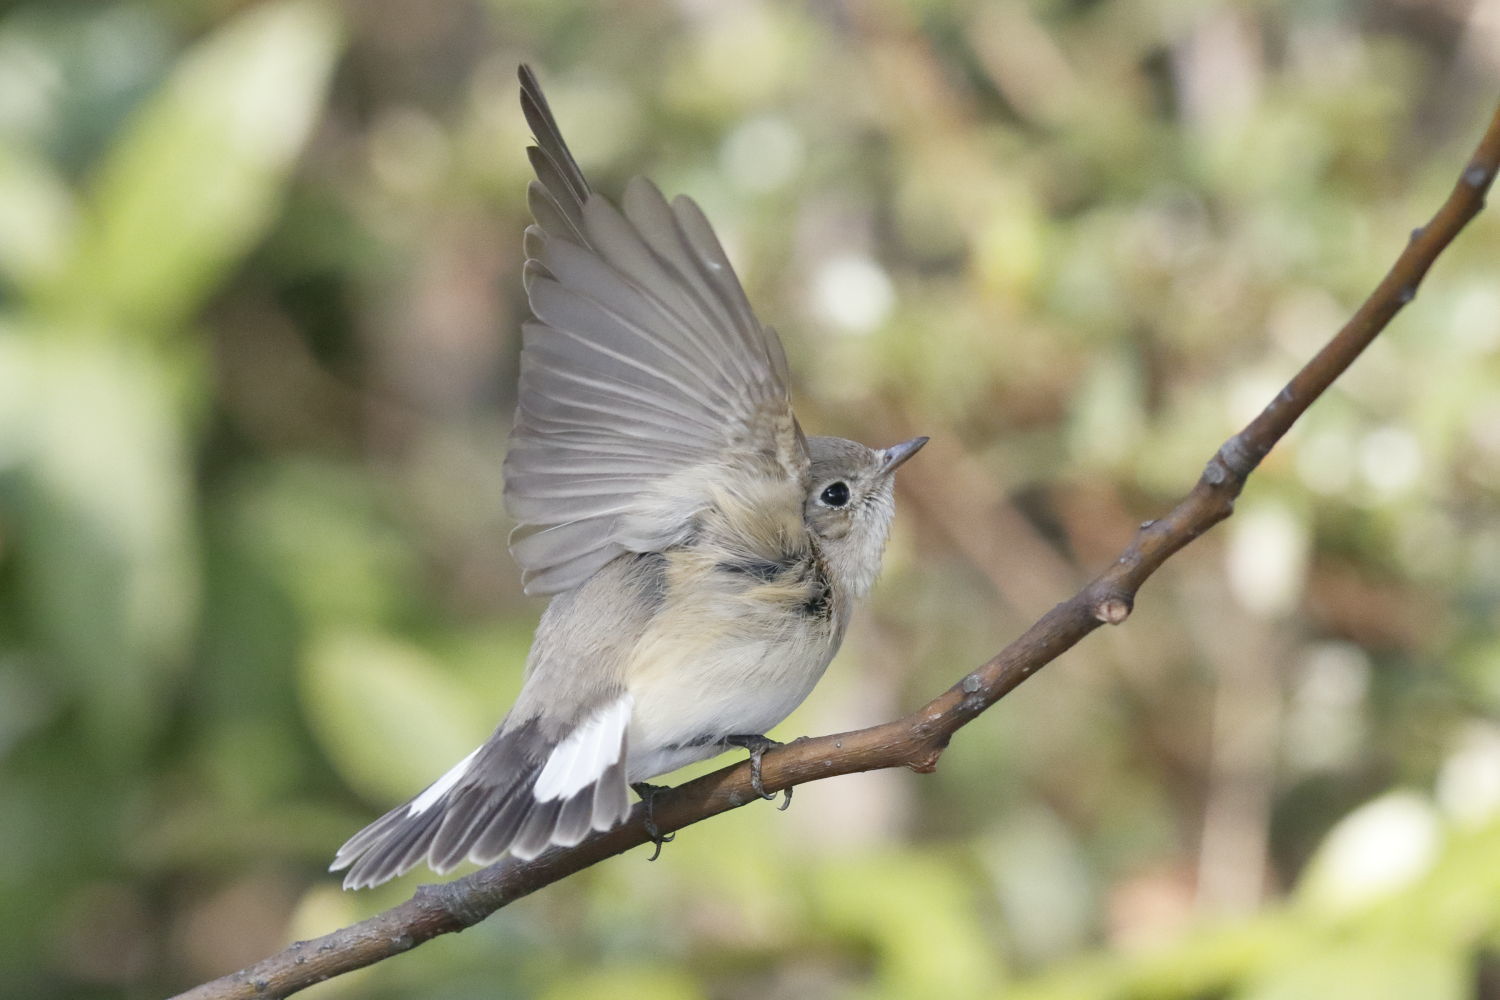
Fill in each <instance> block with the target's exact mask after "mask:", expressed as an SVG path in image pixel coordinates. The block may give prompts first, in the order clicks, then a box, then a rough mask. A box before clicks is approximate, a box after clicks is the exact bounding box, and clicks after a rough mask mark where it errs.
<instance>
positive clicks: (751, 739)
mask: <svg viewBox="0 0 1500 1000" xmlns="http://www.w3.org/2000/svg"><path fill="white" fill-rule="evenodd" d="M724 744H725V745H726V746H731V747H739V748H741V749H743V750H749V751H750V787H751V788H753V789H755V794H756V795H759V796H760V797H761V798H763V799H765V800H766V801H768V802H770V801H774V800H775V798H776V793H775V792H767V791H766V786H765V785H762V784H761V782H760V758H761V757H762V756H763V755H764V754H765V752H766V751H767V750H770V749H771V748H772V747H779V746H785V745H786V744H784V743H782V742H781V741H779V740H773V739H771V738H769V737H766V736H760V735H750V736H726V737H724ZM791 804H792V790H791V788H788V789H787V790H786V798H785V799H784V800H782V803H781V805H780V806H779V807H778V808H779V809H780V810H781V811H782V812H785V811H786V807H787V806H789V805H791Z"/></svg>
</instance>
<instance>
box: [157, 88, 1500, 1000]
mask: <svg viewBox="0 0 1500 1000" xmlns="http://www.w3.org/2000/svg"><path fill="white" fill-rule="evenodd" d="M1497 169H1500V110H1497V111H1496V112H1495V117H1494V119H1493V120H1492V121H1491V122H1490V125H1489V128H1488V130H1487V131H1486V132H1485V135H1484V138H1483V139H1482V140H1481V141H1480V144H1479V148H1478V149H1477V150H1476V151H1475V153H1474V157H1473V159H1472V160H1470V161H1469V163H1468V165H1467V166H1465V167H1464V171H1463V173H1462V174H1461V175H1460V177H1459V181H1458V184H1457V185H1456V186H1455V187H1454V189H1453V192H1452V194H1450V195H1449V196H1448V200H1447V201H1445V202H1444V203H1443V206H1442V208H1440V209H1439V210H1438V213H1437V214H1436V215H1435V216H1433V218H1432V221H1431V222H1429V223H1428V224H1427V225H1426V226H1423V227H1422V228H1421V229H1418V230H1415V231H1414V232H1413V233H1412V236H1411V241H1410V242H1409V243H1408V244H1407V246H1406V248H1405V249H1404V250H1403V251H1402V252H1401V255H1400V257H1398V258H1397V260H1396V263H1395V264H1394V265H1393V266H1392V267H1391V269H1390V271H1389V272H1388V273H1387V274H1386V276H1385V279H1384V280H1383V281H1381V283H1380V284H1379V286H1377V287H1376V289H1375V290H1374V291H1373V292H1372V293H1371V294H1370V297H1369V298H1367V299H1366V300H1365V302H1364V304H1363V305H1361V306H1360V307H1359V310H1358V311H1357V312H1356V313H1355V314H1354V316H1353V318H1351V319H1350V320H1349V322H1348V323H1346V324H1345V325H1344V328H1343V329H1342V330H1340V331H1339V332H1338V334H1337V335H1336V336H1335V337H1334V338H1333V339H1332V340H1330V341H1329V342H1328V343H1327V344H1326V345H1325V346H1324V347H1323V349H1322V350H1320V351H1319V352H1318V353H1317V355H1316V356H1315V357H1314V358H1313V359H1312V360H1311V361H1309V362H1308V363H1307V364H1306V365H1305V366H1304V367H1303V368H1302V370H1301V371H1299V372H1298V373H1297V374H1296V375H1295V376H1294V377H1293V378H1292V380H1291V381H1290V382H1288V383H1287V385H1286V387H1285V388H1284V389H1282V390H1281V392H1279V393H1277V395H1276V398H1275V399H1273V400H1271V402H1270V403H1269V404H1268V405H1267V406H1266V408H1265V409H1264V410H1262V411H1261V412H1260V414H1259V415H1258V416H1257V417H1256V418H1255V419H1254V420H1252V421H1251V422H1250V423H1249V425H1248V426H1246V427H1245V428H1244V429H1243V430H1241V431H1240V432H1239V433H1238V434H1236V435H1234V436H1233V437H1231V438H1230V439H1229V440H1228V441H1226V442H1224V444H1223V446H1222V447H1220V448H1219V450H1218V452H1217V453H1216V454H1215V455H1214V456H1213V458H1212V459H1210V460H1209V462H1208V465H1207V466H1206V467H1205V468H1204V470H1203V474H1202V476H1201V477H1200V478H1199V480H1198V482H1197V485H1195V486H1194V487H1193V489H1192V491H1191V492H1190V493H1189V494H1188V495H1187V496H1186V497H1185V498H1184V499H1183V500H1182V501H1181V502H1180V503H1178V504H1177V506H1176V507H1174V508H1172V510H1171V512H1170V513H1168V514H1167V515H1166V516H1165V517H1163V518H1161V519H1160V520H1157V521H1148V522H1146V523H1145V524H1143V525H1141V526H1140V529H1139V530H1138V531H1137V532H1136V534H1135V537H1134V538H1133V539H1131V542H1130V544H1129V545H1128V546H1127V547H1126V549H1125V551H1124V552H1123V553H1122V554H1121V556H1120V557H1119V559H1117V560H1116V561H1115V563H1114V564H1113V565H1112V566H1110V568H1109V569H1107V570H1106V571H1105V572H1104V573H1103V574H1101V575H1100V576H1099V577H1098V578H1097V579H1095V580H1094V581H1093V582H1092V583H1090V584H1089V585H1088V586H1086V587H1084V588H1083V589H1082V590H1081V591H1079V592H1078V593H1077V594H1075V595H1074V596H1073V597H1072V598H1071V599H1069V600H1067V601H1064V602H1063V603H1062V604H1059V605H1057V606H1056V607H1054V608H1053V609H1052V610H1051V611H1049V612H1047V613H1046V614H1045V615H1043V616H1042V617H1041V618H1040V619H1038V621H1037V622H1036V623H1035V624H1034V625H1032V626H1031V627H1030V628H1029V629H1027V630H1026V632H1025V633H1024V634H1022V635H1021V637H1020V638H1018V639H1016V640H1015V641H1013V642H1012V643H1011V644H1010V645H1008V646H1006V647H1005V648H1004V649H1002V650H1001V651H1000V652H999V653H998V654H996V655H995V657H994V658H993V659H991V660H990V661H989V662H988V663H985V664H984V665H982V666H981V667H979V668H978V669H977V670H974V671H973V672H971V673H969V674H966V675H965V676H964V677H963V678H961V679H960V680H959V682H958V683H957V684H955V685H953V687H951V688H949V689H948V690H947V691H944V692H943V693H942V694H940V695H938V696H937V697H936V698H934V699H933V700H932V701H930V702H928V703H927V704H926V705H924V706H922V707H921V708H920V709H918V710H917V711H915V712H913V713H912V714H910V715H908V716H906V717H905V718H902V719H897V720H895V721H894V722H887V723H885V724H884V725H880V726H872V727H871V728H869V729H861V730H858V731H856V732H852V733H843V734H841V735H837V736H823V737H819V738H817V739H803V740H798V741H796V742H795V743H792V744H789V745H788V746H786V747H783V748H781V749H778V750H773V751H771V752H770V753H768V754H766V756H765V758H764V761H763V763H762V776H763V781H764V785H765V787H766V789H767V790H769V791H779V790H781V789H783V788H790V787H792V786H794V785H800V784H805V783H806V782H809V781H817V780H819V779H821V778H831V777H833V776H834V775H839V774H851V773H854V772H857V771H872V770H876V769H879V768H887V767H909V768H911V769H912V770H914V771H924V772H925V771H931V770H933V768H935V767H936V766H937V762H938V758H939V757H940V756H941V755H942V753H943V750H944V748H945V747H947V745H948V741H949V739H950V738H952V736H953V734H954V733H955V732H957V731H958V730H959V729H960V728H962V727H963V726H964V725H966V724H968V723H969V722H970V721H971V720H973V719H974V717H975V716H977V715H979V714H980V713H981V712H983V711H984V710H985V709H987V708H989V707H990V706H991V705H993V704H994V703H995V702H997V701H999V700H1000V699H1001V698H1003V697H1005V696H1006V695H1007V694H1009V693H1010V692H1011V691H1013V690H1015V688H1016V687H1017V686H1018V685H1020V683H1021V682H1022V681H1024V680H1025V679H1026V678H1028V677H1030V676H1031V675H1032V674H1034V673H1036V672H1037V671H1038V670H1040V669H1041V668H1042V667H1043V666H1045V665H1046V664H1048V663H1051V662H1052V661H1053V660H1055V659H1057V657H1058V656H1060V655H1061V654H1062V653H1064V652H1066V651H1067V650H1068V649H1070V648H1071V647H1072V646H1073V645H1074V644H1075V643H1077V642H1078V641H1079V640H1080V639H1082V638H1083V637H1084V636H1086V635H1088V634H1089V633H1090V632H1092V631H1093V630H1094V629H1096V628H1098V627H1099V626H1100V625H1102V624H1110V625H1118V624H1120V623H1121V622H1123V621H1124V620H1125V619H1126V618H1127V617H1129V615H1130V612H1131V609H1132V607H1133V606H1134V603H1135V595H1136V592H1137V590H1139V588H1140V586H1141V584H1143V583H1144V582H1145V581H1146V579H1147V578H1148V577H1150V576H1151V574H1152V573H1154V572H1156V570H1157V569H1158V568H1159V567H1160V566H1161V565H1162V563H1164V562H1166V560H1167V559H1168V558H1170V557H1171V556H1172V555H1173V554H1175V553H1176V552H1177V551H1178V550H1180V549H1181V548H1182V547H1183V546H1185V545H1187V544H1188V543H1189V542H1191V541H1192V540H1193V539H1195V538H1197V537H1198V536H1199V535H1201V534H1203V533H1204V532H1205V531H1207V530H1208V529H1209V528H1212V527H1213V526H1214V525H1215V524H1218V523H1219V522H1220V521H1222V520H1224V519H1225V518H1227V517H1228V516H1229V515H1230V514H1231V513H1232V512H1233V510H1234V501H1235V499H1236V498H1237V497H1238V496H1239V494H1240V491H1241V490H1242V489H1243V488H1244V485H1245V480H1246V478H1247V477H1248V476H1249V475H1250V473H1251V472H1253V471H1254V470H1255V467H1256V466H1257V465H1258V464H1259V463H1260V461H1261V459H1262V458H1264V457H1265V456H1266V453H1267V452H1269V451H1270V450H1271V447H1272V446H1273V445H1274V444H1275V443H1276V442H1277V441H1279V440H1280V439H1281V437H1282V436H1283V435H1284V434H1286V432H1287V430H1288V429H1289V428H1290V427H1291V426H1292V424H1293V423H1294V422H1295V421H1296V420H1297V418H1298V417H1300V416H1301V415H1302V414H1303V412H1304V411H1306V410H1307V408H1308V407H1309V406H1310V405H1312V403H1313V401H1314V400H1316V399H1317V398H1318V397H1319V396H1321V395H1322V394H1323V392H1324V391H1325V390H1326V389H1327V388H1328V387H1329V386H1330V385H1331V384H1332V383H1333V381H1334V379H1336V378H1338V376H1339V375H1340V374H1342V373H1343V372H1344V370H1345V369H1347V368H1348V367H1349V365H1350V364H1351V363H1352V362H1353V361H1354V359H1355V358H1356V357H1358V356H1359V354H1360V352H1361V351H1363V350H1364V349H1365V347H1366V346H1367V345H1368V344H1369V343H1370V341H1372V340H1373V339H1375V336H1376V335H1377V334H1379V333H1380V331H1381V330H1383V329H1385V327H1386V324H1388V323H1389V322H1390V321H1391V318H1392V317H1394V316H1395V315H1396V313H1397V312H1399V311H1400V310H1401V307H1402V306H1404V305H1406V304H1407V303H1408V302H1410V301H1411V300H1412V299H1413V298H1414V297H1415V296H1416V292H1417V286H1418V285H1419V284H1420V283H1421V281H1422V278H1423V276H1424V275H1426V273H1427V270H1428V268H1430V267H1431V266H1432V262H1433V261H1434V260H1436V259H1437V256H1438V254H1440V253H1441V252H1442V251H1443V250H1444V248H1446V247H1447V246H1448V244H1449V243H1450V242H1452V240H1453V238H1454V237H1455V236H1456V235H1458V232H1459V230H1461V229H1463V227H1464V226H1465V225H1466V224H1467V223H1468V221H1469V220H1470V219H1472V218H1473V217H1474V216H1475V215H1477V214H1478V213H1479V210H1480V209H1481V208H1483V207H1484V196H1485V193H1486V192H1487V191H1488V190H1489V188H1490V186H1491V184H1492V183H1493V182H1494V179H1495V174H1496V171H1497ZM757 798H758V797H757V796H756V794H755V792H754V791H752V790H751V787H750V768H749V765H748V764H745V763H740V764H735V765H732V766H730V767H726V768H723V769H721V770H719V771H715V772H714V773H712V774H709V775H705V776H704V777H701V778H699V779H697V780H696V781H691V782H688V783H687V784H685V785H682V786H679V787H678V788H675V789H673V790H671V791H670V792H666V793H664V794H662V795H660V796H658V797H657V799H656V801H655V803H654V805H653V812H654V819H655V822H656V825H657V827H658V828H659V829H660V830H661V831H662V832H667V833H669V832H671V831H674V830H679V829H681V828H683V827H685V826H690V825H692V824H693V823H697V822H700V821H701V820H705V819H707V818H708V817H710V816H715V815H718V814H719V813H721V812H726V811H728V810H730V809H734V808H736V807H738V806H742V805H744V804H745V803H747V802H753V801H756V800H757ZM649 839H650V838H649V837H648V836H647V834H646V829H645V825H644V816H643V812H642V810H641V809H640V808H639V807H637V809H636V811H635V812H634V813H633V814H632V815H631V817H630V819H629V820H628V821H627V822H625V823H624V824H623V825H621V826H619V827H616V828H615V829H613V830H610V831H609V832H607V833H602V834H597V835H595V836H592V837H590V838H589V839H588V840H585V841H584V842H583V843H581V844H579V845H578V846H576V847H571V848H557V849H553V850H551V851H548V852H547V853H545V854H543V855H541V856H540V857H538V858H534V859H532V860H530V861H518V860H515V859H507V860H503V861H500V862H498V863H497V864H494V865H491V866H490V867H488V868H485V869H482V870H480V871H477V872H475V873H473V874H472V875H468V876H465V877H464V878H460V879H457V880H455V881H453V882H448V883H445V884H440V885H424V886H420V887H418V889H417V891H416V894H415V895H413V896H412V898H410V899H408V900H407V901H406V902H404V903H401V904H400V905H398V906H394V907H392V908H391V909H389V910H386V911H385V912H383V913H380V914H377V915H376V916H373V917H370V918H369V919H368V920H362V921H360V922H359V923H357V924H353V925H351V926H349V927H345V928H343V929H342V930H337V931H334V932H333V933H331V934H326V935H324V936H323V937H320V938H317V939H315V940H312V941H298V942H297V943H296V944H293V945H292V946H291V947H289V948H287V949H286V950H284V951H282V952H280V953H279V954H276V955H273V956H271V957H270V958H267V959H265V960H263V961H260V962H257V963H256V964H255V965H252V966H250V967H249V968H247V969H242V970H240V971H239V972H235V973H232V974H230V975H228V976H224V977H223V978H221V979H216V980H214V981H213V982H210V983H205V984H204V985H202V986H199V987H197V988H195V989H192V990H189V991H188V992H186V993H183V994H181V995H180V997H179V998H177V1000H231V998H233V1000H252V998H271V997H285V996H288V995H290V994H292V993H296V992H297V991H299V990H301V989H304V988H306V987H308V986H311V985H312V984H314V983H319V982H322V981H323V980H325V979H329V978H331V977H333V976H337V975H340V974H342V973H345V972H349V971H351V970H353V969H358V968H361V967H363V966H366V965H370V964H372V963H374V962H378V961H380V960H382V959H385V958H389V957H390V956H392V955H396V954H399V953H401V952H403V951H407V950H408V949H410V948H414V947H416V946H417V945H419V944H421V943H422V942H424V941H426V940H428V939H429V938H433V937H436V936H437V935H439V934H449V933H452V932H454V931H461V930H463V929H464V928H466V927H470V926H472V925H474V924H476V923H478V922H479V921H481V920H483V919H484V918H485V917H487V916H489V915H490V914H491V913H494V912H495V911H496V910H498V909H500V908H501V907H502V906H505V905H507V904H509V903H512V902H514V901H515V900H517V899H520V898H521V897H523V896H526V895H529V894H530V893H533V892H535V891H536V890H538V889H540V888H542V887H543V886H546V885H551V884H552V883H553V882H557V881H559V880H561V879H563V878H566V877H567V876H569V875H572V874H573V873H574V872H577V871H579V870H581V869H584V868H587V867H589V866H590V865H593V864H596V863H598V862H600V861H603V860H604V859H605V858H609V857H613V856H614V855H616V854H619V853H621V852H622V851H626V850H629V849H630V848H632V847H638V846H640V845H642V844H644V843H647V842H648V840H649Z"/></svg>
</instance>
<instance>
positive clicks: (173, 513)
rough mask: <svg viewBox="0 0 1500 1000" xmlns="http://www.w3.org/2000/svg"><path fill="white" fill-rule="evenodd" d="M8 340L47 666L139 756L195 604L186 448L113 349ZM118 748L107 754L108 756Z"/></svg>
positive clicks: (32, 595) (135, 371)
mask: <svg viewBox="0 0 1500 1000" xmlns="http://www.w3.org/2000/svg"><path fill="white" fill-rule="evenodd" d="M21 345H22V342H11V343H10V344H9V345H8V347H9V349H10V350H9V353H10V357H9V359H8V360H9V361H10V362H11V363H12V364H14V365H16V366H17V367H18V368H19V370H20V371H21V372H23V373H24V374H23V375H22V377H23V379H24V380H25V381H26V383H27V388H28V390H30V391H28V392H27V393H25V394H24V395H23V396H22V397H21V398H22V399H23V400H24V401H25V403H26V405H25V406H24V407H23V408H22V409H20V410H19V411H17V412H13V413H11V414H10V415H9V416H10V419H12V420H15V421H17V422H18V424H19V428H17V427H15V426H13V427H11V428H10V430H9V431H8V432H7V431H0V441H3V440H4V439H5V438H6V437H7V436H11V435H12V434H14V437H13V439H12V440H13V445H12V446H13V447H18V448H19V449H21V457H23V458H25V459H26V462H25V464H24V466H23V470H22V476H21V483H22V490H21V501H22V502H21V505H20V516H21V526H22V535H21V545H20V550H21V558H22V559H23V560H24V564H25V567H26V571H25V572H24V574H23V576H22V580H21V582H22V585H23V588H24V593H25V596H26V599H27V602H28V606H29V609H30V612H31V620H32V622H33V624H34V627H35V628H36V630H37V632H38V634H39V636H40V637H41V638H42V639H43V641H44V643H45V645H46V649H47V651H48V654H49V659H50V661H51V662H52V663H54V664H55V665H56V666H57V667H59V668H61V669H62V670H63V672H64V676H66V677H68V678H69V680H70V682H71V684H72V685H73V687H74V689H75V692H76V693H77V694H79V695H81V696H82V697H83V698H84V700H85V702H86V703H87V705H88V706H89V709H90V712H89V715H90V718H91V719H92V720H93V722H94V724H95V728H96V730H97V731H98V733H99V735H100V736H101V738H102V739H103V740H104V742H105V743H106V744H107V745H112V746H116V747H117V748H118V749H125V748H136V747H138V745H139V744H138V740H139V738H140V737H141V736H142V735H143V734H144V733H146V732H149V731H150V730H151V729H152V728H153V727H154V724H155V721H156V720H157V719H158V718H159V716H160V714H161V713H162V711H163V710H164V709H165V708H167V707H168V702H167V699H166V698H165V696H164V688H163V683H164V682H165V680H166V679H167V678H168V677H169V676H171V675H172V674H174V673H175V672H176V670H177V669H179V668H180V667H182V666H183V665H184V654H185V652H186V647H187V644H188V642H189V640H190V632H189V629H190V626H191V625H192V623H193V620H194V615H195V612H196V604H197V586H198V581H197V566H196V543H195V539H194V535H193V517H192V504H191V500H190V497H189V493H190V487H191V484H190V483H189V474H188V456H187V447H186V442H185V441H184V440H183V435H182V428H181V426H180V424H179V422H178V415H177V413H176V412H175V410H174V408H173V407H172V406H171V405H170V399H171V396H172V392H171V389H170V387H169V385H168V384H167V380H166V379H165V378H164V376H163V375H162V373H161V371H160V369H159V367H158V366H157V365H156V364H155V363H154V362H153V361H152V360H150V359H147V358H145V357H142V356H141V355H139V354H138V353H136V352H134V351H132V350H128V349H126V347H125V345H123V344H118V343H117V344H108V343H103V342H96V341H79V340H72V339H60V338H54V339H51V340H42V341H40V342H38V341H32V342H31V343H30V345H29V347H28V348H25V349H23V348H22V346H21ZM116 752H118V751H116Z"/></svg>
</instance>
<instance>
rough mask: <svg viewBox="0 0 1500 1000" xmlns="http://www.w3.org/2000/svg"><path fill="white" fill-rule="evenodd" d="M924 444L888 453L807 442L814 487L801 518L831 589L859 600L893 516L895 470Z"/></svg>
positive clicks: (906, 444)
mask: <svg viewBox="0 0 1500 1000" xmlns="http://www.w3.org/2000/svg"><path fill="white" fill-rule="evenodd" d="M926 443H927V439H926V438H925V437H919V438H912V439H911V440H910V441H903V442H902V443H901V444H897V445H892V446H891V447H889V448H867V447H865V446H864V445H862V444H860V443H859V442H858V441H850V440H847V439H846V438H836V437H813V438H808V439H807V448H808V452H809V454H810V456H811V458H812V487H811V489H809V490H808V494H807V499H806V501H805V503H804V505H803V518H804V519H805V520H806V522H807V526H808V528H809V529H811V531H812V533H813V535H814V536H815V537H816V538H817V540H818V547H819V548H820V549H821V551H822V553H823V558H824V560H825V561H826V562H827V563H828V569H829V572H830V573H831V574H832V576H833V580H832V582H833V584H834V586H835V587H836V588H838V589H839V590H840V591H842V592H843V593H844V594H846V595H847V596H848V597H850V598H859V597H863V596H864V595H865V594H866V593H867V592H868V591H869V589H870V585H871V584H872V583H874V582H875V576H876V574H878V573H879V572H880V556H881V553H882V552H884V551H885V542H886V538H887V537H888V536H889V535H890V531H891V517H892V516H893V515H894V514H895V512H896V503H895V498H894V487H895V480H896V468H897V467H898V466H899V465H901V463H902V462H905V461H906V460H907V459H908V458H911V457H912V456H913V455H915V454H916V453H917V451H918V450H920V449H921V447H922V446H923V445H924V444H926Z"/></svg>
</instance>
